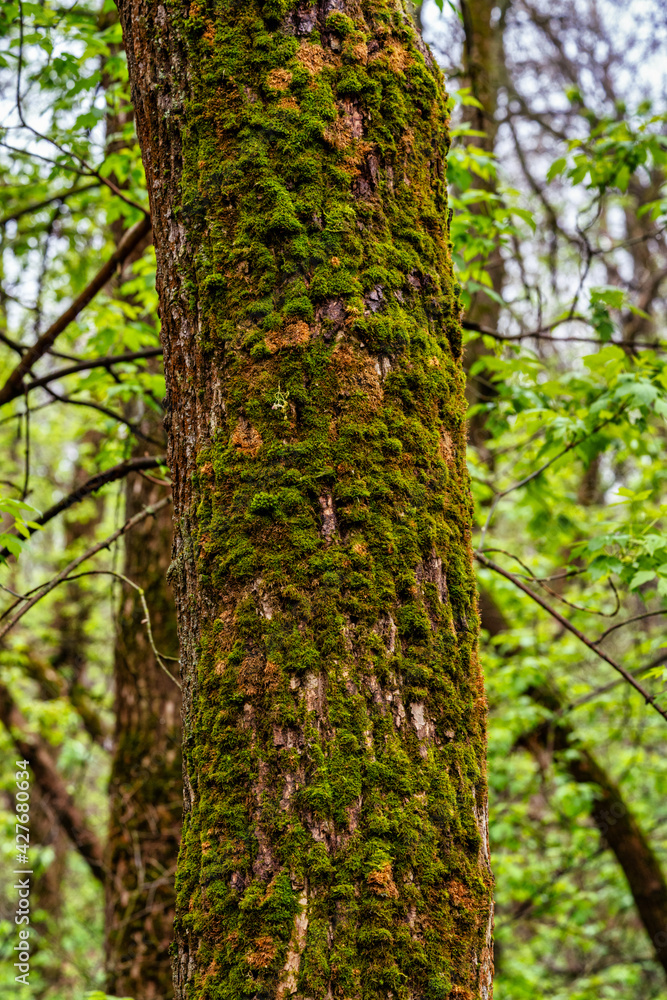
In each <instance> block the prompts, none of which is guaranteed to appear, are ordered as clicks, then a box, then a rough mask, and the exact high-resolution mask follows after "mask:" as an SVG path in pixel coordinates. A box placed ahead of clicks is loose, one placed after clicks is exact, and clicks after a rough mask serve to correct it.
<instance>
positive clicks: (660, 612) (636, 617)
mask: <svg viewBox="0 0 667 1000" xmlns="http://www.w3.org/2000/svg"><path fill="white" fill-rule="evenodd" d="M666 611H667V609H665V608H658V610H657V611H645V612H644V613H643V614H641V615H634V616H633V617H632V618H626V619H625V621H624V622H618V623H617V624H616V625H612V626H611V628H608V629H607V631H606V632H603V633H602V635H601V636H600V637H599V638H598V639H597V642H602V640H603V639H606V638H607V636H608V635H611V633H612V632H615V631H616V629H617V628H624V626H625V625H629V624H630V623H631V622H639V621H641V620H642V619H643V618H655V617H657V616H658V615H664V614H665V612H666Z"/></svg>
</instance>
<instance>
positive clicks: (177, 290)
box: [119, 0, 492, 1000]
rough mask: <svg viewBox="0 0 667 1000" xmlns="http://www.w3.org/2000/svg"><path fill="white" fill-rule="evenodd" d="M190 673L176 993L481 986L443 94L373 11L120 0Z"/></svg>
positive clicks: (356, 992) (479, 824) (414, 993)
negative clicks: (146, 222) (160, 353)
mask: <svg viewBox="0 0 667 1000" xmlns="http://www.w3.org/2000/svg"><path fill="white" fill-rule="evenodd" d="M119 8H120V12H121V20H122V22H123V29H124V35H125V42H126V49H127V52H128V60H129V66H130V77H131V81H132V87H133V101H134V106H135V111H136V116H137V127H138V132H139V137H140V141H141V145H142V151H143V156H144V163H145V166H146V171H147V176H148V185H149V191H150V194H151V202H152V212H153V229H154V238H155V246H156V253H157V259H158V282H159V292H160V299H161V313H162V322H163V327H162V329H163V344H164V351H165V370H166V376H167V387H168V406H169V413H168V428H169V432H170V466H171V469H172V476H173V480H174V506H175V514H176V524H177V531H176V539H175V549H174V560H173V563H172V574H173V580H174V583H175V587H176V595H177V606H178V614H179V632H180V639H181V650H182V662H183V680H184V724H185V733H184V768H185V810H186V813H185V825H184V832H183V841H182V848H181V856H180V861H179V870H178V874H177V894H178V895H177V922H176V930H177V945H178V955H177V961H176V968H175V975H176V995H177V997H179V998H182V1000H185V997H186V996H187V997H189V998H190V1000H209V998H210V1000H213V998H214V997H215V998H216V1000H223V998H225V1000H227V998H229V1000H232V998H233V1000H238V998H241V997H244V996H247V997H257V998H262V1000H264V998H266V1000H270V998H271V1000H272V998H276V1000H277V998H285V1000H286V998H287V997H292V998H296V997H301V998H311V1000H325V998H332V1000H333V998H336V1000H344V998H347V1000H352V998H364V1000H371V998H378V1000H379V998H380V997H381V998H383V1000H385V998H389V997H394V998H400V1000H408V998H415V1000H416V998H424V1000H439V998H446V997H451V998H452V1000H464V998H465V1000H474V998H485V1000H488V998H489V997H490V995H491V977H492V962H491V874H490V869H489V859H488V844H487V824H486V781H485V770H484V768H485V718H486V705H485V699H484V692H483V684H482V677H481V672H480V668H479V664H478V661H477V656H476V644H477V630H478V616H477V608H476V598H475V589H474V580H473V574H472V568H471V550H470V523H471V499H470V494H469V488H468V480H467V475H466V470H465V454H464V451H465V421H464V411H465V403H464V387H463V375H462V369H461V339H460V329H459V321H458V314H459V303H458V299H457V294H456V288H455V285H454V279H453V276H452V269H451V261H450V245H449V237H448V229H447V201H446V189H445V178H444V172H445V154H446V150H447V145H448V135H447V111H446V99H445V94H444V90H443V85H442V80H441V78H440V74H439V71H438V70H437V68H436V67H435V65H434V63H433V61H432V59H431V57H430V54H429V53H428V51H427V50H426V48H425V47H424V45H423V43H422V42H421V39H420V38H419V36H418V33H417V31H416V29H415V27H414V25H413V23H412V21H411V19H410V17H409V16H408V14H407V13H406V11H405V10H404V9H403V8H402V7H401V6H400V5H397V4H394V3H392V4H386V3H385V2H384V0H373V2H368V3H356V2H347V0H335V2H331V0H320V2H316V3H314V4H304V5H300V6H295V5H294V4H293V3H291V2H290V0H267V2H259V0H250V2H244V3H240V2H238V3H234V2H217V3H216V2H212V0H211V2H193V3H191V4H188V3H184V2H180V0H179V2H171V3H168V4H164V5H163V4H162V3H160V2H158V0H121V2H120V4H119Z"/></svg>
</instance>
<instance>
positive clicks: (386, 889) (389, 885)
mask: <svg viewBox="0 0 667 1000" xmlns="http://www.w3.org/2000/svg"><path fill="white" fill-rule="evenodd" d="M366 881H367V883H368V887H369V888H370V890H371V892H374V893H375V895H376V896H384V897H385V898H386V899H398V889H397V888H396V883H395V882H394V877H393V875H392V872H391V864H390V862H389V861H387V863H386V864H385V865H382V867H381V868H376V869H375V871H372V872H370V874H369V875H368V877H367V878H366Z"/></svg>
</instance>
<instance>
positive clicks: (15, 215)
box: [0, 180, 100, 226]
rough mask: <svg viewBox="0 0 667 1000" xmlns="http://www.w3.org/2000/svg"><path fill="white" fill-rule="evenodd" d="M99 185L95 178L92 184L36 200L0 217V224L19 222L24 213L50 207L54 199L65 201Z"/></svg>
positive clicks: (27, 213) (28, 213)
mask: <svg viewBox="0 0 667 1000" xmlns="http://www.w3.org/2000/svg"><path fill="white" fill-rule="evenodd" d="M99 186H100V182H99V181H98V180H95V181H93V182H92V184H86V185H84V186H83V187H76V185H75V186H74V187H72V188H70V189H69V190H68V191H60V192H59V193H58V194H54V195H52V196H51V197H50V198H44V200H43V201H35V202H33V203H32V205H27V206H26V207H25V208H21V209H19V210H18V211H16V212H12V214H11V215H3V217H2V218H1V219H0V226H6V225H7V223H8V222H18V220H19V219H21V218H23V216H24V215H30V214H32V213H33V212H39V211H41V210H42V209H43V208H48V207H49V205H53V203H54V201H60V202H64V201H67V199H68V198H73V197H74V195H76V194H83V193H84V192H86V191H92V190H93V189H94V188H98V187H99Z"/></svg>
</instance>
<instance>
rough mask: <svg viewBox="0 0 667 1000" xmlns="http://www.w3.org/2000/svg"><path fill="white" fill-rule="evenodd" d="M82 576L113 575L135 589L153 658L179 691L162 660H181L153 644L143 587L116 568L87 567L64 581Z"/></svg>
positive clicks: (174, 679) (179, 687) (178, 683)
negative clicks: (161, 650) (161, 651)
mask: <svg viewBox="0 0 667 1000" xmlns="http://www.w3.org/2000/svg"><path fill="white" fill-rule="evenodd" d="M82 576H113V577H115V578H116V579H118V580H122V582H123V583H126V584H127V585H128V587H132V588H133V590H136V592H137V594H138V595H139V600H140V601H141V607H142V608H143V611H144V616H145V617H144V622H143V624H145V625H146V632H147V633H148V641H149V643H150V646H151V649H152V650H153V653H154V655H155V659H156V660H157V662H158V664H159V666H160V667H161V669H162V670H164V672H165V674H166V675H167V677H168V678H169V680H171V681H173V682H174V684H175V685H176V687H177V688H178V689H179V691H180V690H181V683H180V681H178V680H176V678H175V677H174V675H173V674H172V672H171V670H169V668H168V667H167V665H166V663H165V662H164V660H173V662H174V663H180V662H181V661H180V660H179V658H178V657H177V656H167V655H166V653H163V654H160V653H159V652H158V649H157V646H156V645H155V639H154V638H153V629H152V628H151V616H150V612H149V610H148V604H147V603H146V591H145V590H144V589H143V587H140V586H139V584H138V583H134V581H133V580H130V579H129V577H127V576H123V574H122V573H118V572H117V571H116V570H113V569H89V570H84V572H83V573H76V574H74V575H73V576H68V577H66V581H67V580H78V579H80V578H81V577H82ZM66 581H62V582H66Z"/></svg>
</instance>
